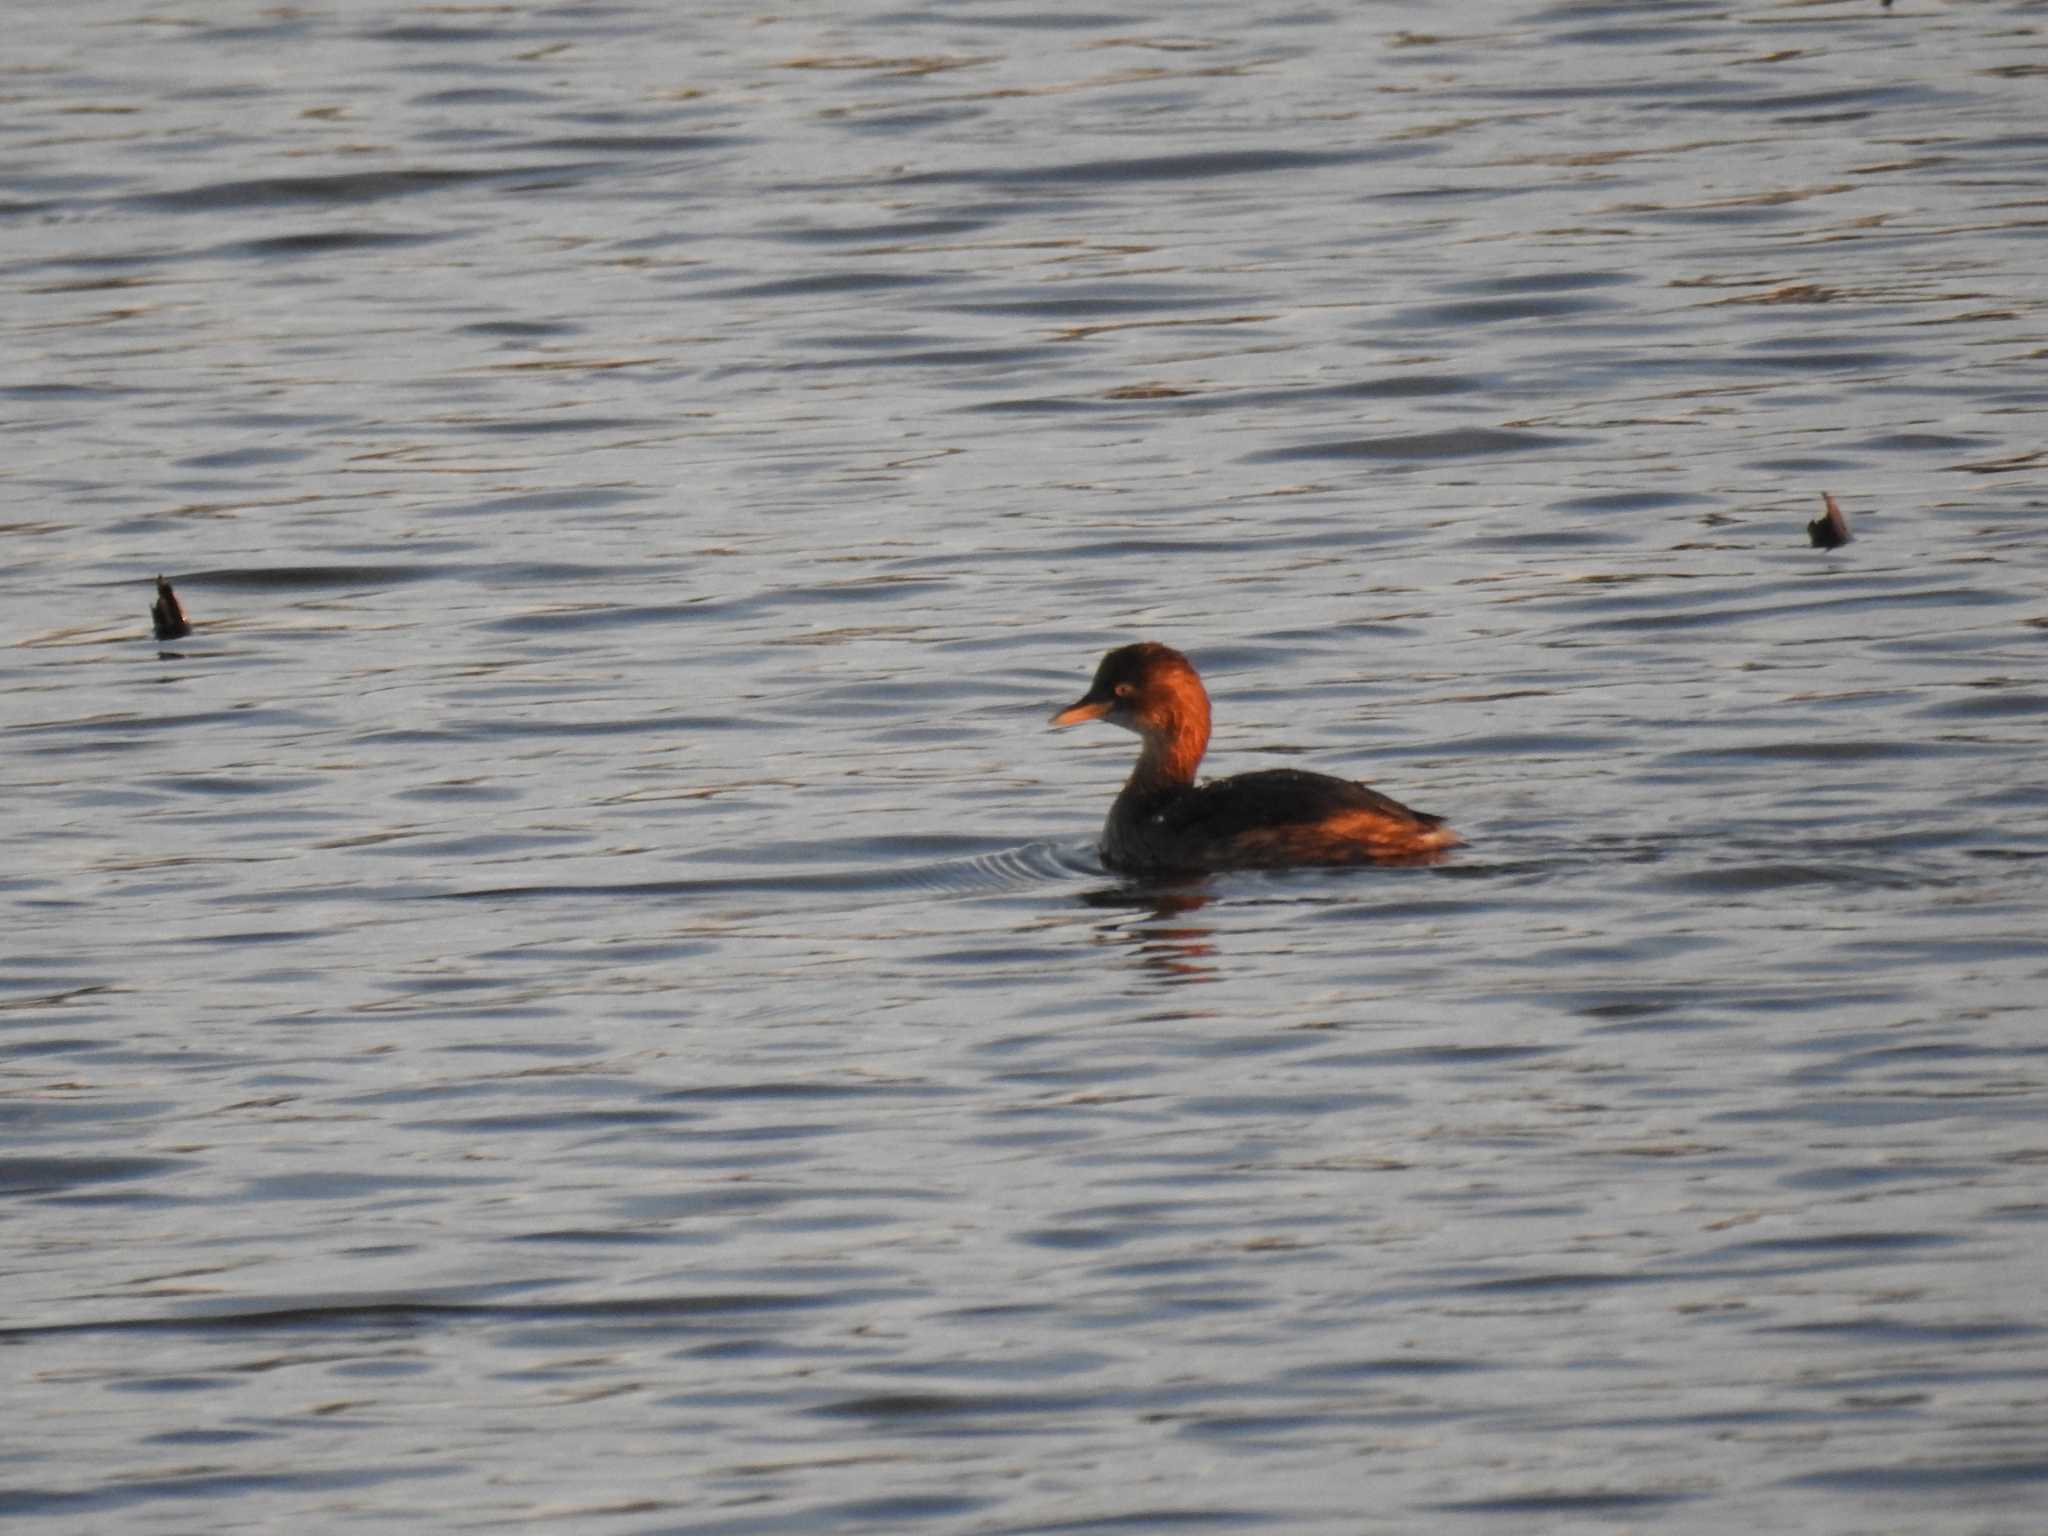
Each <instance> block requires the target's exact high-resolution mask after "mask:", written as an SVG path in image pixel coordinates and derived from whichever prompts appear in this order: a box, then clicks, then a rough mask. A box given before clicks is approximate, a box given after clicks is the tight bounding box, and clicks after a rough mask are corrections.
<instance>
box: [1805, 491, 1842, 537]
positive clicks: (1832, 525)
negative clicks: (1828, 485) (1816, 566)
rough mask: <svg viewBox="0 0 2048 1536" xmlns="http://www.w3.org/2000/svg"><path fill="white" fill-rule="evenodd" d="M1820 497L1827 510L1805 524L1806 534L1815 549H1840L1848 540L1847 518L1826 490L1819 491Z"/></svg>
mask: <svg viewBox="0 0 2048 1536" xmlns="http://www.w3.org/2000/svg"><path fill="white" fill-rule="evenodd" d="M1820 499H1821V500H1822V501H1823V502H1824V503H1826V505H1827V511H1826V512H1825V513H1823V514H1822V515H1821V516H1819V517H1816V518H1815V519H1814V520H1813V521H1812V522H1810V523H1808V524H1807V525H1806V536H1807V537H1808V538H1809V539H1811V540H1813V547H1814V548H1815V549H1840V548H1841V547H1842V546H1843V545H1844V544H1846V543H1848V542H1849V519H1848V518H1846V517H1844V516H1843V515H1842V509H1841V508H1840V507H1838V506H1836V505H1835V498H1834V497H1832V496H1830V495H1829V494H1828V493H1827V492H1826V491H1822V492H1821V493H1820Z"/></svg>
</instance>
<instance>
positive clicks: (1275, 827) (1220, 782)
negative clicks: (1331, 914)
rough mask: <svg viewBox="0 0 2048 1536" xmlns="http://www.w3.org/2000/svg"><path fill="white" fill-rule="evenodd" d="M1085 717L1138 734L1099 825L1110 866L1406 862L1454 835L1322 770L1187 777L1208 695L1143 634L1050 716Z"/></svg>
mask: <svg viewBox="0 0 2048 1536" xmlns="http://www.w3.org/2000/svg"><path fill="white" fill-rule="evenodd" d="M1084 720H1107V721H1108V722H1109V723H1110V724H1111V725H1120V726H1122V727H1123V728H1124V729H1125V730H1127V731H1135V732H1136V733H1137V735H1138V738H1139V739H1140V740H1141V741H1143V742H1144V746H1143V748H1142V749H1141V750H1140V751H1139V753H1138V766H1137V767H1136V768H1135V769H1133V770H1132V771H1131V777H1130V782H1129V783H1127V784H1125V785H1124V787H1123V791H1122V793H1120V794H1119V795H1118V796H1117V797H1116V803H1115V804H1114V805H1112V806H1111V807H1110V808H1109V820H1108V821H1107V822H1106V823H1104V825H1103V828H1102V860H1103V862H1104V863H1105V864H1107V865H1109V866H1110V868H1112V869H1119V870H1125V871H1129V872H1133V873H1146V872H1158V871H1164V870H1187V871H1193V870H1205V869H1261V868H1264V869H1273V868H1280V867H1283V866H1286V865H1294V864H1371V863H1401V862H1410V863H1413V862H1418V861H1420V860H1421V859H1423V858H1425V857H1426V856H1428V855H1431V854H1434V853H1435V852H1437V851H1438V850H1440V849H1444V848H1449V847H1450V846H1452V845H1453V844H1454V843H1456V842H1457V841H1458V835H1457V833H1455V832H1453V831H1452V830H1451V829H1450V828H1449V827H1447V826H1445V825H1444V820H1443V818H1442V817H1441V816H1431V815H1429V814H1428V813H1427V812H1424V811H1411V810H1409V809H1408V807H1407V806H1405V805H1403V804H1401V802H1400V801H1398V800H1392V799H1389V798H1388V797H1387V796H1385V795H1383V794H1380V793H1379V792H1378V791H1377V790H1371V789H1367V788H1366V787H1365V786H1364V785H1363V784H1354V783H1353V782H1352V781H1351V780H1349V779H1338V778H1332V777H1331V776H1330V775H1329V774H1327V773H1304V772H1302V771H1301V770H1300V769H1298V768H1268V769H1265V770H1263V771H1261V772H1259V773H1240V774H1236V775H1234V776H1232V777H1231V778H1227V779H1216V780H1213V781H1211V782H1210V783H1207V784H1201V785H1198V784H1196V783H1195V768H1196V766H1197V765H1198V764H1200V762H1201V761H1202V753H1203V751H1204V750H1206V749H1207V747H1208V745H1209V695H1208V692H1207V691H1206V690H1205V689H1204V688H1203V687H1202V680H1201V678H1199V677H1197V676H1196V675H1195V669H1194V668H1193V667H1192V666H1191V665H1189V663H1188V659H1187V657H1185V656H1183V655H1181V653H1180V652H1179V651H1176V650H1174V649H1173V648H1172V647H1171V646H1165V645H1159V644H1156V643H1154V642H1152V641H1149V640H1148V641H1145V642H1143V643H1142V644H1138V645H1126V646H1123V647H1121V648H1119V649H1117V650H1114V651H1111V652H1110V653H1109V654H1108V655H1107V656H1105V657H1103V658H1102V665H1101V666H1099V667H1097V668H1096V669H1095V681H1094V682H1093V683H1092V684H1090V685H1089V688H1088V691H1087V692H1086V693H1085V694H1083V695H1082V696H1081V697H1080V699H1079V700H1077V701H1076V702H1074V703H1072V704H1069V705H1068V706H1067V707H1066V708H1065V709H1063V710H1061V711H1060V712H1059V713H1058V714H1056V715H1054V716H1053V717H1052V721H1051V724H1052V726H1053V728H1054V729H1056V730H1057V729H1059V728H1061V727H1064V726H1069V725H1079V724H1081V722H1082V721H1084Z"/></svg>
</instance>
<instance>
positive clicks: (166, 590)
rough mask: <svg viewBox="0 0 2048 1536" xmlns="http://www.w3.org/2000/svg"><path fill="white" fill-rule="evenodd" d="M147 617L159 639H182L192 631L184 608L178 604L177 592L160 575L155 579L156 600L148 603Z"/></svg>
mask: <svg viewBox="0 0 2048 1536" xmlns="http://www.w3.org/2000/svg"><path fill="white" fill-rule="evenodd" d="M149 617H150V619H151V620H152V621H153V622H154V623H155V625H156V637H157V639H159V640H182V639H184V638H185V637H186V636H187V635H189V634H191V633H192V626H191V624H190V623H189V622H187V620H186V618H185V610H184V609H183V608H181V607H179V606H178V594H177V593H175V592H173V591H172V590H171V584H170V583H169V582H168V581H165V580H164V579H163V577H161V576H159V577H157V579H156V601H155V602H154V603H152V604H150V607H149Z"/></svg>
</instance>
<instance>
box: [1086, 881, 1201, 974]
mask: <svg viewBox="0 0 2048 1536" xmlns="http://www.w3.org/2000/svg"><path fill="white" fill-rule="evenodd" d="M1212 895H1213V893H1212V892H1211V891H1210V889H1209V885H1208V882H1207V881H1206V880H1202V879H1195V878H1189V879H1180V880H1132V881H1125V882H1123V883H1121V884H1117V885H1105V886H1098V887H1096V888H1095V889H1094V890H1090V891H1083V892H1082V893H1081V901H1082V904H1083V905H1085V906H1090V907H1098V908H1101V909H1103V910H1105V911H1112V912H1131V913H1142V914H1144V916H1143V917H1142V918H1141V919H1140V920H1138V921H1135V922H1117V923H1107V924H1104V925H1103V929H1102V935H1103V937H1104V938H1105V939H1113V940H1116V941H1118V942H1120V943H1123V944H1128V945H1130V946H1131V947H1132V948H1133V949H1134V950H1135V951H1136V954H1137V960H1138V963H1139V964H1140V965H1141V966H1142V967H1143V968H1144V969H1146V970H1148V971H1152V972H1154V973H1156V974H1157V975H1158V976H1159V977H1160V978H1161V979H1162V980H1166V981H1174V982H1190V981H1214V980H1215V979H1216V969H1217V968H1216V965H1215V955H1216V946H1215V945H1214V944H1212V943H1211V942H1210V940H1211V939H1212V938H1213V937H1214V935H1215V932H1216V930H1215V929H1213V928H1210V927H1205V926H1203V925H1201V924H1199V923H1182V924H1172V925H1171V926H1168V924H1169V922H1170V920H1171V919H1173V918H1176V917H1180V916H1183V915H1184V914H1186V913H1190V912H1199V911H1200V910H1201V909H1202V908H1203V907H1206V906H1207V905H1208V904H1209V901H1210V899H1211V896H1212Z"/></svg>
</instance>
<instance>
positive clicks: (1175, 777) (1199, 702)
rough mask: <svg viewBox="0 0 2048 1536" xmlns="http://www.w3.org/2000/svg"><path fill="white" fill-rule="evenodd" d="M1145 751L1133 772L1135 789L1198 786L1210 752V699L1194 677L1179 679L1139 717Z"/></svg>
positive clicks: (1153, 700) (1140, 754) (1140, 732)
mask: <svg viewBox="0 0 2048 1536" xmlns="http://www.w3.org/2000/svg"><path fill="white" fill-rule="evenodd" d="M1138 735H1139V737H1140V739H1141V740H1143V742H1144V744H1145V745H1144V747H1143V748H1142V749H1141V750H1140V751H1139V753H1138V766H1137V767H1135V768H1133V769H1132V770H1131V785H1130V787H1131V788H1133V789H1140V790H1159V789H1185V788H1187V787H1188V786H1189V785H1191V784H1193V783H1194V782H1195V770H1196V769H1197V768H1199V767H1201V765H1202V754H1203V753H1204V752H1206V751H1208V750H1209V696H1208V694H1207V693H1205V692H1204V691H1203V689H1202V685H1201V683H1200V681H1198V680H1197V679H1196V678H1195V677H1193V676H1192V675H1190V676H1188V677H1187V678H1185V679H1179V678H1176V679H1175V680H1174V682H1173V685H1172V686H1171V687H1170V688H1166V689H1163V690H1161V692H1160V695H1159V696H1158V697H1157V698H1156V699H1148V700H1147V701H1146V705H1145V708H1144V711H1143V713H1142V714H1141V715H1140V717H1139V731H1138Z"/></svg>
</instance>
